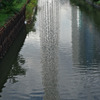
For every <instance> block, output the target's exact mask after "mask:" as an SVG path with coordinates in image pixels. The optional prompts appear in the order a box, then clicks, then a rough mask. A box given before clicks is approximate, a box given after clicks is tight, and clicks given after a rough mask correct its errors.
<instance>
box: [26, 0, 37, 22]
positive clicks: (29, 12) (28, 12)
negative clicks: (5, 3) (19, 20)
mask: <svg viewBox="0 0 100 100" xmlns="http://www.w3.org/2000/svg"><path fill="white" fill-rule="evenodd" d="M36 5H37V0H31V1H30V2H29V3H28V5H27V6H26V20H30V19H31V17H32V13H33V8H34V7H36Z"/></svg>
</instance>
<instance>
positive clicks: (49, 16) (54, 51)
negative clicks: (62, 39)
mask: <svg viewBox="0 0 100 100" xmlns="http://www.w3.org/2000/svg"><path fill="white" fill-rule="evenodd" d="M40 4H41V9H42V11H41V13H40V15H39V16H40V20H41V24H40V29H41V34H40V40H41V48H42V70H43V71H42V74H43V85H44V92H45V94H44V100H59V92H58V78H57V75H58V69H57V67H58V41H59V0H51V1H48V0H40Z"/></svg>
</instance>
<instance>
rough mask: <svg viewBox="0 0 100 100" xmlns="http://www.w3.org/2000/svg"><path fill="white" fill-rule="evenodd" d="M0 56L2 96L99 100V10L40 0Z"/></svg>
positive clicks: (63, 1) (9, 98) (19, 99)
mask: <svg viewBox="0 0 100 100" xmlns="http://www.w3.org/2000/svg"><path fill="white" fill-rule="evenodd" d="M35 19H36V21H35V22H34V21H33V22H32V23H31V24H30V25H25V27H24V28H23V29H22V30H21V32H20V35H19V36H18V38H17V40H16V41H15V42H14V44H13V45H12V47H11V48H10V50H9V51H8V53H7V55H6V56H5V57H4V59H3V60H2V61H0V100H100V11H97V10H95V9H94V8H92V9H90V8H86V7H78V6H76V5H74V3H73V2H70V1H69V0H39V1H38V10H37V14H36V16H35Z"/></svg>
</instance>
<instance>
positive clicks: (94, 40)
mask: <svg viewBox="0 0 100 100" xmlns="http://www.w3.org/2000/svg"><path fill="white" fill-rule="evenodd" d="M72 16H73V17H72V47H73V59H74V63H76V64H81V65H86V66H98V65H99V63H100V45H99V43H100V34H99V33H100V31H99V30H98V29H97V27H96V25H95V21H93V20H92V21H91V19H90V17H89V16H87V15H86V14H83V13H82V12H81V11H79V9H78V8H77V7H76V6H73V7H72ZM78 21H79V22H78ZM77 23H79V26H78V24H77ZM91 23H92V24H91ZM98 27H99V26H98ZM74 56H75V57H74ZM76 59H77V61H76Z"/></svg>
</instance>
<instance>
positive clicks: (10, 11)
mask: <svg viewBox="0 0 100 100" xmlns="http://www.w3.org/2000/svg"><path fill="white" fill-rule="evenodd" d="M0 4H1V6H0V27H2V26H4V24H5V23H6V22H7V21H8V20H9V19H10V18H11V17H12V16H14V15H15V14H16V13H18V12H19V11H20V9H21V8H22V7H23V5H25V4H26V0H2V1H1V3H0Z"/></svg>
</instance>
